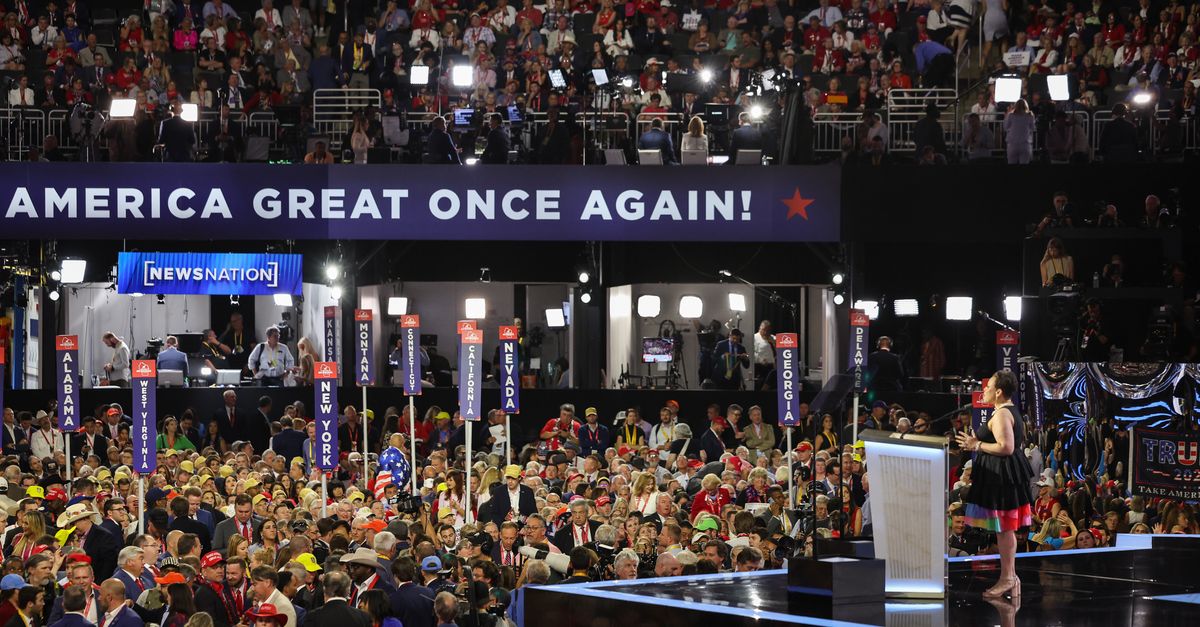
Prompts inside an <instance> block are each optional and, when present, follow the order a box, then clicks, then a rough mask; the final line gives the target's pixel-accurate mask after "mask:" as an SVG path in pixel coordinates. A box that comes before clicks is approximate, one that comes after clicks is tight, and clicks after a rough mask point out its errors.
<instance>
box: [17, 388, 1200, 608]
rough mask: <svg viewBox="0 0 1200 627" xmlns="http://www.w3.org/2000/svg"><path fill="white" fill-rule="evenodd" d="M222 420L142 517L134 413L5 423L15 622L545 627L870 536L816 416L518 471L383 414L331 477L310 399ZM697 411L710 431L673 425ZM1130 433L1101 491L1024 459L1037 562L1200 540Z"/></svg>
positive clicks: (176, 455) (872, 411) (345, 420)
mask: <svg viewBox="0 0 1200 627" xmlns="http://www.w3.org/2000/svg"><path fill="white" fill-rule="evenodd" d="M224 401H225V404H224V406H223V407H222V408H221V409H220V410H219V411H217V412H216V414H215V415H213V416H211V418H209V419H207V420H201V419H199V418H198V417H197V416H196V415H195V412H193V411H191V410H189V411H187V412H185V413H184V414H183V415H182V416H179V417H175V416H164V417H163V420H162V422H163V423H164V424H165V425H169V426H168V428H167V429H166V430H165V431H164V433H163V434H162V436H161V437H159V438H158V440H157V442H156V444H157V447H156V448H157V470H156V471H155V472H154V473H152V474H150V475H149V476H146V477H144V479H145V480H146V485H145V490H146V492H145V496H144V498H141V497H140V496H139V494H138V479H140V477H137V476H136V475H135V473H133V472H132V471H131V464H132V463H133V450H132V449H133V443H132V442H131V441H130V419H129V417H128V416H126V415H125V412H124V409H123V408H122V407H121V406H120V405H117V404H113V405H102V406H99V407H97V408H96V409H95V412H94V414H93V415H89V416H86V417H85V418H84V419H83V421H82V422H83V430H82V431H81V432H79V433H76V434H63V433H60V432H59V431H58V430H57V429H55V428H54V426H53V422H54V418H55V414H54V407H53V405H50V406H48V407H47V408H44V409H40V410H36V412H33V411H30V410H25V409H18V410H17V411H16V412H14V411H13V410H12V409H10V408H6V409H5V410H4V415H3V435H2V437H3V454H4V456H5V457H4V466H3V478H2V479H0V491H2V492H3V494H2V495H0V506H2V507H3V508H4V510H5V513H6V515H7V518H8V521H9V523H10V524H9V526H8V527H7V528H6V529H4V531H3V532H2V534H0V547H2V548H3V553H4V556H5V560H4V562H3V564H2V565H0V571H2V573H3V574H4V577H3V580H2V581H0V620H4V621H6V622H7V621H9V620H10V619H11V618H12V617H13V616H19V617H20V620H21V621H23V624H24V625H25V626H27V627H33V626H39V627H40V626H43V625H55V626H57V627H87V625H89V624H90V625H97V626H99V627H103V626H105V625H109V624H112V623H113V621H116V622H118V623H120V624H121V625H122V627H138V625H141V624H143V623H157V624H160V625H168V626H170V627H178V626H181V625H192V626H193V627H209V625H234V624H238V623H254V624H256V625H259V624H262V623H264V622H276V623H277V624H280V625H288V626H295V625H303V626H306V627H332V626H333V625H334V624H335V623H336V622H337V621H341V622H340V623H337V624H340V625H346V624H353V625H360V626H366V625H375V626H381V625H385V624H387V625H391V626H392V627H394V626H395V622H396V621H399V622H400V623H401V624H402V625H404V626H407V627H412V626H418V627H419V626H421V625H434V624H435V621H436V622H437V623H438V624H443V623H451V622H453V621H454V619H455V617H456V615H457V614H460V613H464V612H466V611H468V610H469V609H470V608H471V607H474V608H475V609H476V610H477V611H479V612H481V613H482V619H483V620H484V621H485V623H484V624H493V623H494V624H507V623H503V622H502V621H506V620H509V621H511V622H512V623H514V624H516V625H524V624H533V623H531V622H527V621H526V620H525V615H524V611H525V606H524V599H525V597H524V594H523V592H524V589H525V588H527V587H528V586H539V585H549V584H554V583H558V582H582V581H590V580H596V579H636V578H645V577H653V576H664V577H669V576H678V575H687V574H695V573H713V572H724V571H754V570H759V569H765V568H774V567H781V566H782V565H784V564H785V562H786V560H787V559H788V558H789V557H790V556H792V555H795V554H796V553H797V552H798V551H810V550H811V540H812V538H813V537H814V536H821V537H836V536H842V537H849V536H860V535H870V533H871V517H870V483H869V478H868V473H867V472H866V469H865V467H864V464H863V452H864V451H863V444H862V443H861V442H854V441H852V440H853V433H854V426H853V425H845V426H842V425H840V424H839V423H838V422H837V421H836V420H835V418H834V416H832V415H829V414H825V415H822V416H816V415H812V414H811V413H810V409H809V407H808V406H807V405H804V404H802V406H801V407H800V411H801V415H805V416H807V418H806V421H807V422H808V426H805V427H804V430H803V432H802V433H801V434H799V435H796V438H795V439H796V441H797V444H796V447H795V450H794V451H792V452H791V453H785V451H784V450H783V449H785V448H786V446H785V444H784V443H785V442H786V441H787V440H786V437H785V433H784V432H783V431H781V430H780V429H779V428H778V427H777V426H776V425H774V424H772V423H774V422H775V421H774V420H773V419H771V417H768V416H764V414H763V412H762V410H761V409H760V408H758V407H749V408H742V407H740V406H738V405H730V406H728V407H725V408H721V407H718V406H716V405H710V406H708V407H681V406H680V405H679V404H678V403H676V402H674V401H670V402H668V403H667V404H666V405H665V406H663V407H661V408H660V409H659V410H658V411H657V415H651V416H643V415H642V413H641V412H640V411H639V410H638V408H635V407H630V408H627V409H625V410H624V411H622V412H619V413H618V414H617V415H616V416H615V421H614V420H613V419H610V418H605V419H603V420H602V419H601V417H600V415H599V412H598V411H597V410H596V409H594V408H591V407H589V408H586V409H584V410H583V412H582V417H580V415H579V413H577V412H576V410H575V408H574V407H573V406H572V405H562V406H561V407H560V409H559V414H558V415H557V416H553V417H549V418H548V419H547V420H546V421H545V423H544V424H542V426H541V427H540V429H538V430H537V434H538V435H537V437H536V439H534V440H533V441H530V442H527V443H521V442H518V443H515V444H514V446H515V448H513V449H512V450H511V456H512V458H511V459H505V458H504V456H505V448H504V446H503V441H502V439H501V438H500V437H498V435H499V436H503V435H504V434H503V425H504V422H505V415H504V413H503V412H502V411H500V410H492V411H490V412H489V413H488V415H487V419H486V420H485V421H480V422H478V423H465V422H464V421H462V419H461V417H460V416H459V415H458V414H457V412H455V413H454V414H453V415H452V414H451V413H450V412H448V411H446V410H443V409H441V408H439V407H437V406H429V407H427V408H425V411H424V414H423V417H422V418H418V419H417V422H416V424H414V425H410V424H409V420H410V416H409V414H408V410H407V408H405V409H404V410H402V411H401V410H397V408H394V407H389V408H387V409H386V410H384V411H382V412H379V413H378V415H379V416H382V418H381V419H376V418H375V417H374V416H375V415H376V414H375V413H374V412H364V413H365V419H366V420H367V421H368V422H367V423H366V424H364V422H363V420H364V415H363V414H360V413H359V412H358V411H357V410H356V408H355V407H353V406H346V407H344V408H342V411H341V423H340V426H339V428H338V440H339V447H340V450H341V453H342V455H341V458H340V464H339V466H338V468H337V469H336V470H333V471H330V472H329V473H328V474H327V476H325V477H324V478H322V476H321V474H322V471H321V470H320V469H318V468H313V467H312V463H313V458H314V456H313V454H312V453H313V450H314V446H313V445H314V431H315V427H314V424H313V423H312V421H311V420H310V419H309V416H308V411H307V408H306V407H305V405H304V404H303V403H302V402H299V401H297V402H294V403H291V404H289V405H287V406H286V407H284V408H282V409H280V408H277V407H274V406H273V405H272V403H271V400H270V398H269V397H264V398H262V399H261V400H260V401H259V402H258V404H257V408H256V409H255V410H254V411H251V410H249V409H248V408H246V407H244V406H243V404H242V403H240V402H239V400H238V397H237V394H236V392H234V391H232V390H231V391H229V392H227V393H226V394H225V395H224ZM31 409H32V408H31ZM685 412H686V413H687V414H694V418H695V419H694V420H689V421H686V422H685V421H684V420H682V419H681V415H684V414H685ZM701 412H703V418H700V414H701ZM968 421H969V416H965V415H956V416H954V417H953V419H952V420H951V421H949V422H943V421H937V420H934V419H933V418H931V416H929V415H928V414H926V413H924V412H912V413H908V412H906V411H905V410H904V409H903V408H901V407H900V406H898V405H888V404H886V403H884V402H882V401H877V402H875V403H873V404H872V405H871V406H870V407H869V408H866V409H864V411H863V412H862V414H861V415H860V416H859V417H858V427H859V428H860V429H867V428H876V427H878V428H883V429H888V430H895V431H899V432H910V431H911V432H912V433H916V434H930V433H942V432H945V433H947V434H948V435H952V434H953V432H955V431H957V430H961V429H962V428H964V425H965V424H967V423H968ZM688 422H691V423H692V424H702V425H704V427H703V432H702V433H699V431H700V427H699V426H697V428H696V429H694V430H693V428H692V427H691V426H689V424H688ZM813 422H815V423H816V424H815V425H813V424H812V423H813ZM497 427H498V429H497ZM363 429H366V430H367V434H368V438H367V444H366V446H367V449H368V450H365V451H364V450H363V446H364V444H363V438H362V434H363ZM467 429H477V430H479V437H477V438H475V441H476V442H480V443H482V444H481V445H480V446H481V449H482V450H481V451H479V452H478V453H476V454H475V455H474V457H473V459H465V450H464V448H465V447H464V443H465V432H466V430H467ZM410 432H411V433H415V442H416V447H417V459H416V460H415V461H416V463H414V464H408V463H404V464H399V465H397V464H396V463H395V462H396V461H397V460H400V459H402V458H403V459H405V461H406V462H407V455H408V450H409V449H408V446H409V443H408V442H407V440H406V436H405V434H408V433H410ZM810 432H811V433H815V435H814V436H813V437H808V436H807V435H805V434H808V433H810ZM1123 433H1124V432H1122V431H1116V432H1113V433H1108V432H1105V433H1104V434H1102V435H1103V437H1105V438H1106V439H1111V440H1112V441H1111V442H1109V441H1107V440H1106V446H1105V458H1104V461H1103V462H1102V463H1101V466H1100V468H1098V469H1097V470H1096V472H1095V473H1094V475H1093V476H1094V478H1095V479H1094V480H1092V479H1091V478H1089V479H1087V480H1078V479H1076V480H1072V481H1065V478H1066V477H1069V476H1073V475H1072V474H1071V473H1070V472H1069V468H1070V461H1069V459H1068V456H1066V455H1065V454H1064V453H1063V450H1062V445H1061V443H1060V442H1059V441H1058V440H1057V435H1056V434H1054V433H1052V432H1050V433H1040V434H1039V438H1040V439H1037V438H1035V439H1034V440H1033V444H1032V445H1031V447H1030V450H1029V451H1028V454H1030V456H1031V459H1033V460H1034V466H1035V468H1036V469H1037V470H1038V471H1039V472H1040V471H1041V470H1042V468H1045V470H1046V471H1045V473H1044V474H1040V475H1039V477H1038V480H1039V485H1037V486H1032V485H1031V486H1030V489H1031V490H1034V489H1036V490H1038V491H1039V498H1038V501H1037V505H1036V508H1035V510H1036V511H1035V515H1036V516H1037V518H1038V525H1039V527H1038V529H1037V530H1036V534H1035V535H1034V536H1033V540H1031V541H1033V542H1038V543H1039V545H1040V546H1043V547H1049V548H1056V547H1057V546H1067V545H1069V544H1070V545H1075V546H1088V545H1089V543H1094V544H1095V545H1105V544H1108V543H1110V542H1111V541H1112V540H1111V536H1112V532H1113V531H1114V530H1124V529H1125V528H1126V527H1128V528H1130V530H1132V531H1138V530H1145V529H1152V530H1157V529H1163V530H1166V531H1170V532H1178V531H1192V532H1194V531H1195V530H1196V529H1195V528H1196V520H1195V518H1194V514H1193V510H1192V509H1191V508H1190V507H1189V506H1187V505H1182V504H1178V503H1167V502H1161V503H1158V502H1148V501H1144V500H1141V499H1132V500H1127V499H1124V498H1122V494H1123V492H1124V489H1123V483H1118V482H1120V481H1122V479H1123V476H1124V475H1123V472H1124V470H1123V467H1122V464H1121V463H1120V462H1119V460H1121V459H1124V458H1123V457H1122V455H1123V454H1124V453H1123V450H1127V449H1122V447H1123V446H1127V444H1128V443H1127V442H1125V441H1123ZM68 437H69V438H71V443H70V447H71V448H70V450H71V452H72V454H71V457H70V461H69V462H68V460H67V458H66V456H65V450H66V444H67V443H66V438H68ZM953 441H954V440H953V437H950V442H952V443H953ZM68 463H70V469H69V470H68V468H66V465H67V464H68ZM381 464H382V465H381ZM952 467H953V470H952V477H951V478H950V480H951V482H952V485H953V486H954V491H953V493H952V496H951V500H952V501H957V500H958V495H960V494H962V493H963V492H964V490H963V487H964V486H965V485H968V484H969V483H970V462H969V460H967V459H966V458H965V457H960V456H959V455H958V454H957V451H955V454H954V457H953V460H952ZM410 468H411V469H412V471H413V472H415V475H416V476H415V477H414V481H415V485H416V486H417V494H415V495H413V496H409V484H408V482H407V479H408V477H407V476H405V475H406V473H407V472H408V469H410ZM364 469H365V470H366V471H367V477H368V478H367V480H365V481H364V475H363V471H364ZM381 470H383V471H386V472H384V474H383V476H384V477H388V478H387V479H382V478H381V475H380V471H381ZM388 473H392V474H391V475H390V476H389V475H388ZM789 474H791V479H792V480H793V483H794V486H795V489H796V493H795V494H794V495H791V496H792V497H793V498H794V500H795V502H796V503H801V504H802V503H811V505H812V508H813V511H812V513H813V514H814V515H813V516H812V521H809V520H808V517H807V516H805V515H804V513H803V510H802V509H793V508H790V507H788V506H789V494H788V486H789ZM67 477H70V479H68V478H67ZM322 479H324V481H325V485H327V486H328V488H327V489H328V492H327V493H323V492H322V490H323V488H322V485H323V484H322ZM1058 490H1062V492H1061V493H1059V492H1058ZM323 494H324V496H323ZM143 504H144V507H143V506H142V505H143ZM958 515H959V513H958V510H957V509H956V506H952V508H951V511H950V512H949V516H948V519H947V525H948V528H949V533H950V535H951V537H950V544H951V546H954V547H956V550H958V551H963V552H968V553H970V552H984V551H987V550H989V548H990V545H989V541H988V539H987V537H986V536H984V535H983V534H979V533H976V532H972V531H969V530H967V531H964V530H963V529H962V527H961V524H960V523H961V520H959V518H958ZM1139 524H1141V525H1143V527H1138V525H1139ZM140 525H141V526H140ZM1079 529H1084V530H1085V531H1084V532H1082V533H1080V532H1078V530H1079ZM1068 536H1069V537H1068ZM1060 539H1061V540H1062V542H1061V544H1060V543H1059V540H1060ZM127 600H128V601H129V603H126V601H127ZM503 616H506V617H507V618H502V617H503ZM346 621H349V622H348V623H347V622H346ZM13 624H15V625H17V626H18V627H20V625H21V624H22V623H13ZM460 624H462V623H461V622H460Z"/></svg>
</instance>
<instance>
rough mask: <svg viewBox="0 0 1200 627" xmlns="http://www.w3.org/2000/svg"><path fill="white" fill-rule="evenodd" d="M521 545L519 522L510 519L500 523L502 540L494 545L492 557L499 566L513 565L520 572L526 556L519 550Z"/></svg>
mask: <svg viewBox="0 0 1200 627" xmlns="http://www.w3.org/2000/svg"><path fill="white" fill-rule="evenodd" d="M520 547H521V542H520V539H519V530H518V528H517V523H515V522H513V521H511V520H508V521H505V522H502V523H500V541H499V542H497V543H496V544H495V545H493V546H492V553H491V558H492V561H493V562H495V564H496V565H497V566H512V567H513V569H514V570H516V571H517V572H520V570H521V566H522V565H523V564H524V563H525V556H524V555H521V554H520V553H518V552H517V549H519V548H520Z"/></svg>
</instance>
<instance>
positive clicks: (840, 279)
mask: <svg viewBox="0 0 1200 627" xmlns="http://www.w3.org/2000/svg"><path fill="white" fill-rule="evenodd" d="M830 280H832V281H833V284H834V285H841V284H842V283H845V282H846V275H844V274H842V273H841V272H834V273H833V277H831V279H830Z"/></svg>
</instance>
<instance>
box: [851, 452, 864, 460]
mask: <svg viewBox="0 0 1200 627" xmlns="http://www.w3.org/2000/svg"><path fill="white" fill-rule="evenodd" d="M850 459H852V460H854V461H856V462H861V461H862V455H859V454H858V453H855V454H854V456H853V457H851V458H850Z"/></svg>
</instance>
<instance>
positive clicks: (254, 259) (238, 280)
mask: <svg viewBox="0 0 1200 627" xmlns="http://www.w3.org/2000/svg"><path fill="white" fill-rule="evenodd" d="M302 281H303V256H302V255H288V254H275V253H153V252H145V253H142V252H135V253H119V254H118V255H117V292H118V293H120V294H217V295H220V294H240V295H243V296H253V295H270V294H292V295H294V296H299V295H300V294H301V293H302V291H303V284H302Z"/></svg>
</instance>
